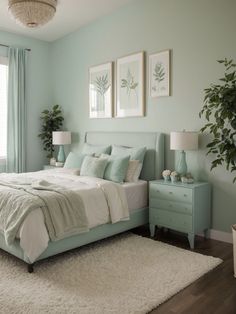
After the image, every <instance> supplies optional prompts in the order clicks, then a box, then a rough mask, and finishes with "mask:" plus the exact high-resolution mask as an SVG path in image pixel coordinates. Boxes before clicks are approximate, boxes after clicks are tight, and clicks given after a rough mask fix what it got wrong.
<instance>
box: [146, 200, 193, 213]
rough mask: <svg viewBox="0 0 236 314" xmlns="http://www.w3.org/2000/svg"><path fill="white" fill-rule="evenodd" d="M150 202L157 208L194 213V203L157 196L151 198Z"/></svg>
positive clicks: (151, 205) (150, 204)
mask: <svg viewBox="0 0 236 314" xmlns="http://www.w3.org/2000/svg"><path fill="white" fill-rule="evenodd" d="M149 202H150V203H149V206H150V207H155V208H157V209H166V210H170V211H174V212H178V213H183V214H188V215H192V212H193V208H192V204H190V203H181V202H172V201H166V200H162V199H157V198H151V199H150V201H149Z"/></svg>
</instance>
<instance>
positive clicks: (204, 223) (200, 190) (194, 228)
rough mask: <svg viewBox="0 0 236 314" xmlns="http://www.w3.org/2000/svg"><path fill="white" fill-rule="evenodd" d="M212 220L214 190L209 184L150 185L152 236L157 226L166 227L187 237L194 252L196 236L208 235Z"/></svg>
mask: <svg viewBox="0 0 236 314" xmlns="http://www.w3.org/2000/svg"><path fill="white" fill-rule="evenodd" d="M210 220H211V187H210V184H209V183H203V182H196V183H193V184H184V183H181V182H176V183H172V182H170V181H167V182H166V181H164V180H156V181H150V182H149V226H150V232H151V236H152V237H153V236H154V234H155V227H156V226H160V227H166V228H169V229H173V230H177V231H180V232H183V233H187V234H188V240H189V244H190V247H191V249H193V248H194V237H195V235H196V234H198V233H200V232H204V235H205V236H206V233H207V230H208V229H209V228H210Z"/></svg>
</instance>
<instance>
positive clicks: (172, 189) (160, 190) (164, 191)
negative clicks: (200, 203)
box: [149, 184, 193, 203]
mask: <svg viewBox="0 0 236 314" xmlns="http://www.w3.org/2000/svg"><path fill="white" fill-rule="evenodd" d="M149 193H150V197H151V198H152V197H154V198H158V199H164V200H170V201H177V202H187V203H192V199H193V195H192V189H188V188H184V187H177V186H171V185H161V184H150V192H149Z"/></svg>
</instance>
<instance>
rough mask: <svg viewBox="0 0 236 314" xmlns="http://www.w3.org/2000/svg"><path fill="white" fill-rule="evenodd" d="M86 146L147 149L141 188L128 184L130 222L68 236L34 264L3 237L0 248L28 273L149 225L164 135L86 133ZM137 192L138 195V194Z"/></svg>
mask: <svg viewBox="0 0 236 314" xmlns="http://www.w3.org/2000/svg"><path fill="white" fill-rule="evenodd" d="M85 143H88V144H93V145H111V144H112V145H121V146H127V147H142V146H146V148H147V151H146V154H145V158H144V162H143V168H142V172H141V175H140V179H141V180H140V181H139V183H138V185H134V184H125V185H126V186H125V188H124V189H125V191H126V196H127V200H128V204H129V210H130V212H129V214H130V219H129V220H126V221H120V222H117V223H113V224H111V223H104V224H101V225H98V226H95V227H93V228H91V229H90V231H88V232H84V233H80V234H78V235H73V236H69V237H66V238H64V239H61V240H58V241H49V242H48V246H47V248H46V249H45V250H44V251H43V252H42V254H41V255H40V256H38V257H37V259H36V260H34V262H32V261H30V260H29V258H28V257H27V256H26V255H25V252H24V251H23V249H22V248H21V246H20V241H19V239H17V240H15V241H14V243H13V244H12V245H10V246H9V245H7V244H6V241H5V237H4V235H3V234H2V233H0V248H1V249H3V250H5V251H7V252H8V253H10V254H12V255H14V256H16V257H18V258H20V259H21V260H23V261H24V262H26V263H27V266H28V271H29V272H33V266H34V263H35V262H37V261H39V260H42V259H45V258H48V257H50V256H54V255H57V254H59V253H62V252H65V251H68V250H71V249H75V248H77V247H80V246H82V245H86V244H88V243H92V242H95V241H98V240H101V239H104V238H107V237H110V236H113V235H115V234H118V233H122V232H124V231H127V230H130V229H133V228H136V227H138V226H141V225H144V224H147V223H148V205H147V182H148V181H150V180H154V179H157V178H160V176H161V172H162V170H163V168H164V135H163V134H161V133H154V132H153V133H149V132H146V133H141V132H139V133H134V132H87V133H86V135H85ZM137 190H138V191H139V192H137ZM145 191H146V192H145ZM145 193H146V194H145ZM137 195H139V196H140V195H142V197H141V199H139V198H138V197H137ZM132 202H133V203H132ZM137 207H138V208H137Z"/></svg>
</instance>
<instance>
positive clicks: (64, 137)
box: [52, 131, 71, 163]
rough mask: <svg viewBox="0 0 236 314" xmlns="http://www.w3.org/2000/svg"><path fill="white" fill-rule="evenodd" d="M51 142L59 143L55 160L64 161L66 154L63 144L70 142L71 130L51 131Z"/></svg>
mask: <svg viewBox="0 0 236 314" xmlns="http://www.w3.org/2000/svg"><path fill="white" fill-rule="evenodd" d="M52 144H53V145H60V146H59V151H58V155H57V161H59V162H63V163H64V162H65V159H66V156H65V151H64V146H63V145H68V144H71V132H68V131H56V132H52Z"/></svg>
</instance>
